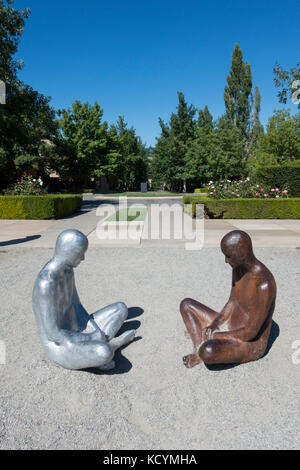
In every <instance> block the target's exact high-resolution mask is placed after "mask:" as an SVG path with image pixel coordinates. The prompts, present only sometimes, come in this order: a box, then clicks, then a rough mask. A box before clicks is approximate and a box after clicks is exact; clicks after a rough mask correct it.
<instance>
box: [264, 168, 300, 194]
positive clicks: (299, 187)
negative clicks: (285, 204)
mask: <svg viewBox="0 0 300 470" xmlns="http://www.w3.org/2000/svg"><path fill="white" fill-rule="evenodd" d="M255 179H256V180H257V181H258V182H259V183H260V184H264V185H266V186H267V187H272V188H282V187H284V186H286V185H288V186H289V194H290V195H291V196H293V197H299V196H300V163H298V162H295V163H291V164H289V165H284V166H279V165H277V166H265V167H259V168H257V170H256V172H255Z"/></svg>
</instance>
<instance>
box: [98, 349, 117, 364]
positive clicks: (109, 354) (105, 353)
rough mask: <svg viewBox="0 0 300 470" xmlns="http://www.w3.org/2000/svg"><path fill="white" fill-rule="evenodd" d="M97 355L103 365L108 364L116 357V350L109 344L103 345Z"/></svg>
mask: <svg viewBox="0 0 300 470" xmlns="http://www.w3.org/2000/svg"><path fill="white" fill-rule="evenodd" d="M97 355H98V356H99V359H100V362H101V364H107V363H108V362H110V361H111V360H112V358H113V357H114V350H113V349H112V348H111V347H110V346H109V345H108V344H101V345H99V346H98V348H97ZM101 364H100V365H101Z"/></svg>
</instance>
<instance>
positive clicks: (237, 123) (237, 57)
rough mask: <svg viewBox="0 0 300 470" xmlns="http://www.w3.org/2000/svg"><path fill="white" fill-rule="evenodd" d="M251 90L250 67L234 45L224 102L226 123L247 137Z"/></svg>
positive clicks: (238, 48)
mask: <svg viewBox="0 0 300 470" xmlns="http://www.w3.org/2000/svg"><path fill="white" fill-rule="evenodd" d="M251 90H252V74H251V69H250V65H249V64H248V62H244V61H243V53H242V50H241V48H240V47H239V45H238V44H235V46H234V50H233V54H232V63H231V69H230V72H229V75H228V76H227V85H226V86H225V92H224V100H225V108H226V117H227V119H228V122H229V123H230V124H231V125H233V126H234V127H237V128H238V129H240V130H241V131H242V133H243V135H244V136H247V133H248V129H249V119H250V107H251V105H250V94H251Z"/></svg>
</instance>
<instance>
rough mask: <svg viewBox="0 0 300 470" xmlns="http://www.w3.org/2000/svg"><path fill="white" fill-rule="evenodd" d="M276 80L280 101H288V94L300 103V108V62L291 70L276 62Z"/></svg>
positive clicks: (296, 102) (299, 104)
mask: <svg viewBox="0 0 300 470" xmlns="http://www.w3.org/2000/svg"><path fill="white" fill-rule="evenodd" d="M273 72H274V82H275V86H276V87H277V88H280V90H279V91H278V94H277V96H278V99H279V102H280V103H284V104H286V103H287V98H288V94H289V95H290V97H291V98H292V100H293V101H295V104H298V108H300V82H299V83H297V81H299V80H300V62H298V63H297V65H296V67H293V68H291V69H290V70H289V71H288V70H284V69H283V68H282V67H281V65H279V64H278V63H276V64H275V65H274V67H273Z"/></svg>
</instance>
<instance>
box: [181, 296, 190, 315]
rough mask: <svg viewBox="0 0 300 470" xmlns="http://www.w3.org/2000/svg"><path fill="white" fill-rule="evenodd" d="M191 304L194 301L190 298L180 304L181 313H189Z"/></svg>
mask: <svg viewBox="0 0 300 470" xmlns="http://www.w3.org/2000/svg"><path fill="white" fill-rule="evenodd" d="M191 302H192V299H189V298H187V299H183V301H182V302H181V304H180V312H181V313H182V314H184V313H187V312H188V311H189V309H190V305H191Z"/></svg>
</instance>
